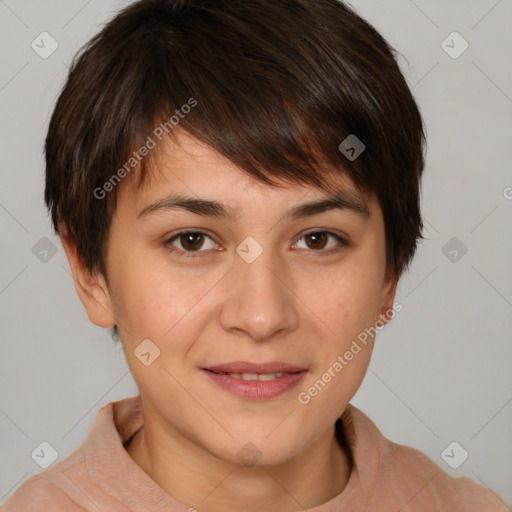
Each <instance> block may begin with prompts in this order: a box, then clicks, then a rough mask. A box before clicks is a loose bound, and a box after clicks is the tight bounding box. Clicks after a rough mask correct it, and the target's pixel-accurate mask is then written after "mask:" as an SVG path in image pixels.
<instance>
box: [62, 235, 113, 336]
mask: <svg viewBox="0 0 512 512" xmlns="http://www.w3.org/2000/svg"><path fill="white" fill-rule="evenodd" d="M59 237H60V241H61V243H62V247H63V248H64V251H65V253H66V256H67V258H68V262H69V266H70V269H71V274H72V276H73V281H74V283H75V289H76V291H77V293H78V297H79V298H80V300H81V302H82V304H83V305H84V308H85V310H86V312H87V316H88V317H89V320H90V321H91V322H92V323H93V324H95V325H97V326H98V327H106V328H107V327H113V326H115V325H116V323H117V322H116V320H115V318H114V316H113V314H112V307H111V301H110V294H109V291H108V288H107V285H106V283H105V279H104V277H103V276H102V275H101V274H100V273H99V272H96V273H92V272H91V271H90V270H89V269H87V268H85V266H84V265H83V263H82V260H81V258H80V256H79V255H78V252H77V248H76V243H75V241H74V240H73V238H72V237H71V236H69V235H68V232H67V230H66V228H65V227H62V228H61V229H60V230H59Z"/></svg>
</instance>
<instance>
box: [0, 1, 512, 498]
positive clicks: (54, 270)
mask: <svg viewBox="0 0 512 512" xmlns="http://www.w3.org/2000/svg"><path fill="white" fill-rule="evenodd" d="M126 4H127V2H122V1H114V0H108V1H105V0H102V1H100V0H90V1H88V2H87V1H84V0H72V1H70V0H51V1H50V0H47V1H44V2H41V1H29V0H4V1H1V0H0V43H1V47H0V55H1V59H2V60H1V62H2V66H1V68H0V109H1V113H2V117H1V124H0V130H1V133H0V141H1V144H2V146H1V154H2V160H1V165H2V171H1V173H0V183H1V185H0V229H1V234H2V236H1V256H0V258H1V265H0V319H1V328H0V329H1V330H0V335H1V340H2V343H1V349H2V350H1V352H2V354H1V357H0V433H1V436H0V454H1V455H0V503H1V502H2V501H4V500H5V498H6V497H7V496H8V495H10V494H11V493H12V492H13V490H14V489H15V488H16V487H17V486H18V485H19V484H20V483H21V482H22V481H23V480H25V479H27V478H28V477H29V476H31V475H33V474H35V473H38V472H40V471H41V468H40V467H39V466H38V465H37V464H36V463H35V462H34V460H33V459H32V458H31V453H32V452H33V450H34V449H35V448H36V447H37V446H38V445H39V444H40V443H41V442H42V441H47V442H49V443H50V444H51V445H52V446H53V447H54V448H55V449H56V450H57V452H58V453H59V458H58V461H60V460H62V458H64V457H65V456H66V455H68V454H69V453H71V452H72V451H74V450H75V449H76V448H77V447H78V446H79V444H80V443H81V442H82V441H83V440H84V438H85V436H86V434H87V432H88V431H89V428H90V427H91V425H92V422H93V421H94V419H95V417H96V414H97V412H98V409H99V408H100V407H102V406H103V405H105V404H107V403H109V402H110V401H113V400H119V399H121V398H124V397H127V396H133V395H136V394H137V388H136V386H135V384H134V381H133V379H132V377H131V375H130V374H129V372H128V368H127V365H126V362H125V359H124V355H123V354H122V352H121V349H120V348H119V346H118V347H115V346H114V344H113V342H112V341H111V339H110V337H109V334H108V331H103V330H102V329H100V328H97V327H95V326H94V325H92V324H90V323H89V321H88V319H87V316H86V314H85V312H84V310H83V308H82V305H81V303H80V302H79V299H78V297H77V295H76V292H75V289H74V286H73V281H72V279H71V277H70V274H69V267H68V263H67V260H66V258H65V254H64V252H63V250H62V247H61V245H60V242H59V241H58V240H57V239H56V238H55V237H54V236H53V234H52V232H51V228H50V221H49V218H48V216H47V214H46V211H45V208H44V203H43V183H44V167H43V154H42V148H43V140H44V137H45V134H46V129H47V124H48V120H49V116H50V112H51V109H52V107H53V105H54V102H55V100H56V98H57V95H58V93H59V91H60V88H61V85H62V83H63V81H64V78H65V76H66V72H67V66H68V65H69V63H70V60H71V57H72V56H73V55H74V53H75V52H76V51H77V50H78V48H79V46H81V45H82V44H83V43H84V42H85V41H86V40H88V39H89V38H90V37H92V36H93V35H94V34H95V33H96V32H97V30H98V29H99V26H100V24H101V23H102V22H104V21H105V20H106V19H108V18H109V17H110V16H111V15H112V14H113V13H114V12H115V11H116V10H118V9H119V8H121V7H122V6H124V5H126ZM352 4H353V5H354V6H355V7H356V8H357V9H358V11H359V12H360V13H361V14H362V15H363V17H365V18H366V19H368V20H369V21H370V22H372V23H373V24H374V25H375V26H376V28H377V29H378V30H380V31H381V32H382V34H383V35H384V36H385V37H386V38H387V39H388V41H389V42H390V43H391V44H392V45H393V46H395V48H396V49H397V50H398V51H399V52H400V53H401V54H403V55H405V57H406V58H403V57H400V63H401V65H402V68H403V70H404V72H405V74H406V76H407V79H408V81H409V83H410V84H411V86H412V87H413V89H414V93H415V96H416V98H417V100H418V102H419V104H420V108H421V110H422V113H423V115H424V118H425V122H426V126H427V130H428V157H427V166H426V172H425V177H424V181H423V199H422V205H423V212H424V217H425V223H426V232H425V235H426V237H427V240H426V241H425V242H424V243H423V244H422V245H421V246H420V249H419V252H418V254H417V256H416V259H415V260H414V262H413V264H412V267H411V269H410V271H409V273H408V274H407V275H405V276H404V277H403V278H402V280H401V281H400V283H399V288H398V292H397V297H396V299H397V300H398V301H400V302H401V303H402V304H403V310H402V312H401V313H399V314H398V315H397V316H396V317H395V318H394V320H393V321H392V322H391V323H390V324H389V325H388V326H386V327H385V329H384V330H383V331H382V332H381V333H380V334H379V337H378V342H377V346H376V349H375V352H374V355H373V359H372V362H371V365H370V369H369V371H368V374H367V376H366V379H365V381H364V384H363V386H362V387H361V389H360V390H359V392H358V393H357V395H356V397H355V398H354V400H353V403H354V404H355V405H356V406H358V407H360V408H361V409H362V410H363V411H364V412H366V413H367V414H368V415H369V416H370V417H371V418H372V419H373V420H374V421H375V423H376V424H377V425H378V426H379V428H380V429H381V431H382V432H383V434H384V435H385V436H386V437H388V438H390V439H392V440H393V441H395V442H398V443H401V444H407V445H411V446H414V447H416V448H418V449H420V450H421V451H423V452H425V453H426V454H428V455H429V456H430V457H431V458H432V459H433V460H434V461H435V462H436V463H437V464H438V465H440V466H441V467H442V468H443V469H444V470H445V471H447V472H448V473H450V474H452V475H454V476H462V475H467V476H469V477H471V478H472V479H474V480H476V481H478V482H480V483H482V484H483V485H487V486H488V487H491V488H493V489H495V490H496V491H497V492H499V493H501V494H502V496H503V497H504V498H505V499H506V500H507V501H508V502H509V503H510V502H512V372H511V362H512V343H511V341H512V340H511V334H510V333H511V332H512V314H511V313H512V279H511V276H512V268H511V267H512V258H511V255H512V229H511V228H512V222H511V221H512V215H511V213H512V200H511V198H512V188H511V187H512V173H511V170H510V162H511V158H510V157H511V152H512V150H511V143H510V135H511V124H512V115H511V114H512V73H511V68H512V66H511V64H510V62H511V61H510V49H511V48H512V30H511V26H510V20H511V19H512V2H511V1H510V0H501V1H496V0H473V1H467V0H450V1H446V0H445V1H442V0H435V1H433V0H432V1H427V0H415V1H412V0H392V1H389V0H387V1H386V2H384V1H377V0H357V1H353V2H352ZM43 31H47V32H49V33H50V34H51V35H52V37H53V38H55V40H56V41H57V42H58V44H59V47H58V49H57V50H56V51H55V52H54V53H53V54H52V55H51V56H50V57H48V58H47V59H43V58H41V57H40V56H39V55H38V54H37V53H36V52H35V51H34V50H33V49H32V48H31V43H32V41H33V40H36V41H37V40H38V39H36V38H37V37H38V36H39V34H40V33H41V32H43ZM453 31H457V32H458V33H459V34H460V35H461V36H462V37H463V38H464V39H465V40H466V41H467V42H468V44H469V48H468V49H467V50H466V51H465V52H464V53H463V54H462V55H460V56H459V57H458V58H453V57H451V56H450V55H448V53H447V52H446V51H445V49H443V46H442V44H441V43H442V41H443V40H445V39H446V37H447V36H448V35H449V34H451V33H452V32H453ZM39 40H40V39H39ZM446 44H448V45H449V46H452V47H453V48H451V49H449V48H447V49H448V50H449V51H451V52H452V54H453V52H456V51H457V50H459V49H460V48H462V46H461V41H460V40H457V39H453V37H452V38H451V39H450V38H449V39H448V40H447V42H446V43H445V45H446ZM445 48H446V46H445ZM507 187H508V188H507ZM43 237H47V238H48V239H50V240H51V241H53V244H55V247H56V249H57V252H56V254H55V255H53V256H52V254H51V253H48V254H47V255H46V256H45V255H44V253H42V252H41V246H36V249H35V250H34V251H33V247H34V246H35V245H36V244H37V243H38V242H39V241H40V239H41V238H43ZM452 237H456V238H457V240H455V241H452V242H450V243H449V244H448V246H446V244H447V243H448V242H449V241H450V239H452ZM39 243H40V244H44V242H39ZM453 244H455V245H453ZM462 244H463V245H462ZM464 246H465V247H467V253H466V254H463V247H464ZM43 249H44V246H43ZM454 250H455V251H457V253H456V254H455V253H454V252H453V251H454ZM455 256H456V260H455V261H452V260H453V259H454V258H455ZM45 257H46V260H47V261H44V259H45ZM41 259H43V261H41ZM452 441H457V442H458V443H459V444H460V445H461V446H462V447H463V448H464V449H465V450H466V451H467V452H468V453H469V458H468V459H467V460H466V461H465V462H464V463H463V464H462V465H461V466H460V467H459V468H458V469H451V468H450V467H449V466H448V465H447V463H446V462H445V461H444V460H443V458H442V457H441V453H442V452H443V450H444V449H445V448H446V447H447V446H448V445H449V444H450V443H451V442H452ZM457 450H459V449H458V448H457V449H456V450H455V452H453V453H454V455H455V457H454V458H455V459H456V458H457V457H459V455H460V453H459V452H457Z"/></svg>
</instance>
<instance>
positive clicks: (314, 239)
mask: <svg viewBox="0 0 512 512" xmlns="http://www.w3.org/2000/svg"><path fill="white" fill-rule="evenodd" d="M305 239H306V240H309V241H310V242H311V243H310V244H309V243H307V242H306V245H307V246H308V247H309V248H310V249H323V248H324V247H325V246H326V245H327V241H328V239H329V237H328V236H327V235H326V234H325V232H324V231H318V232H317V233H311V234H309V235H305Z"/></svg>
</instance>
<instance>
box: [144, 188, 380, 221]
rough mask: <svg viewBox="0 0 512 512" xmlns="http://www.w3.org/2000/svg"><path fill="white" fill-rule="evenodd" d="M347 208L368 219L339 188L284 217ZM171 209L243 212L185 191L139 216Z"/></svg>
mask: <svg viewBox="0 0 512 512" xmlns="http://www.w3.org/2000/svg"><path fill="white" fill-rule="evenodd" d="M336 209H339V210H348V211H350V212H353V213H355V214H356V215H358V216H359V217H361V218H362V219H368V218H369V216H370V211H369V209H368V206H367V205H366V204H365V203H364V202H363V201H362V200H361V198H360V197H359V196H357V195H355V194H354V193H351V192H347V191H345V190H339V191H337V192H336V193H335V194H334V195H329V196H327V197H325V198H322V199H319V200H316V201H311V202H308V203H302V204H299V205H297V206H294V207H293V208H291V209H290V210H289V211H288V212H287V213H286V214H285V215H284V219H292V220H293V219H302V218H304V217H309V216H312V215H318V214H320V213H324V212H327V211H330V210H336ZM172 210H186V211H189V212H191V213H195V214H197V215H202V216H208V217H214V218H217V219H223V220H228V221H232V222H235V221H237V220H239V219H240V217H241V215H240V212H239V211H237V210H235V209H233V208H231V207H229V206H226V205H223V204H222V203H219V202H217V201H212V200H208V199H202V198H194V197H190V196H186V195H179V194H178V195H171V196H168V197H165V198H163V199H160V200H158V201H156V202H154V203H152V204H149V205H147V206H145V207H144V208H143V209H142V211H141V212H140V213H139V215H138V216H137V218H139V219H142V218H144V217H148V216H150V215H151V214H155V213H163V212H167V211H172Z"/></svg>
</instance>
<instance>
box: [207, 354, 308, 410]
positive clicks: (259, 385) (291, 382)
mask: <svg viewBox="0 0 512 512" xmlns="http://www.w3.org/2000/svg"><path fill="white" fill-rule="evenodd" d="M202 372H203V373H204V374H205V375H206V376H208V378H209V379H211V380H212V381H213V382H214V383H215V384H216V385H217V386H219V387H220V388H222V389H224V390H225V391H228V392H229V393H231V394H233V395H235V396H238V397H240V398H243V399H246V400H267V399H270V398H275V397H277V396H279V395H282V394H283V393H286V392H287V391H289V390H291V389H292V388H294V387H295V386H297V385H298V384H299V382H300V381H301V380H302V379H303V378H304V377H305V375H306V374H307V373H308V371H307V369H305V368H301V367H299V366H295V365H291V364H288V363H283V362H279V361H272V362H267V363H249V362H245V361H233V362H230V363H223V364H219V365H215V366H211V367H209V368H202ZM219 372H225V373H219ZM228 373H267V374H268V373H284V374H285V375H282V376H281V377H277V378H275V379H273V380H268V381H260V380H243V379H237V378H234V377H231V376H230V375H227V374H228Z"/></svg>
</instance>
